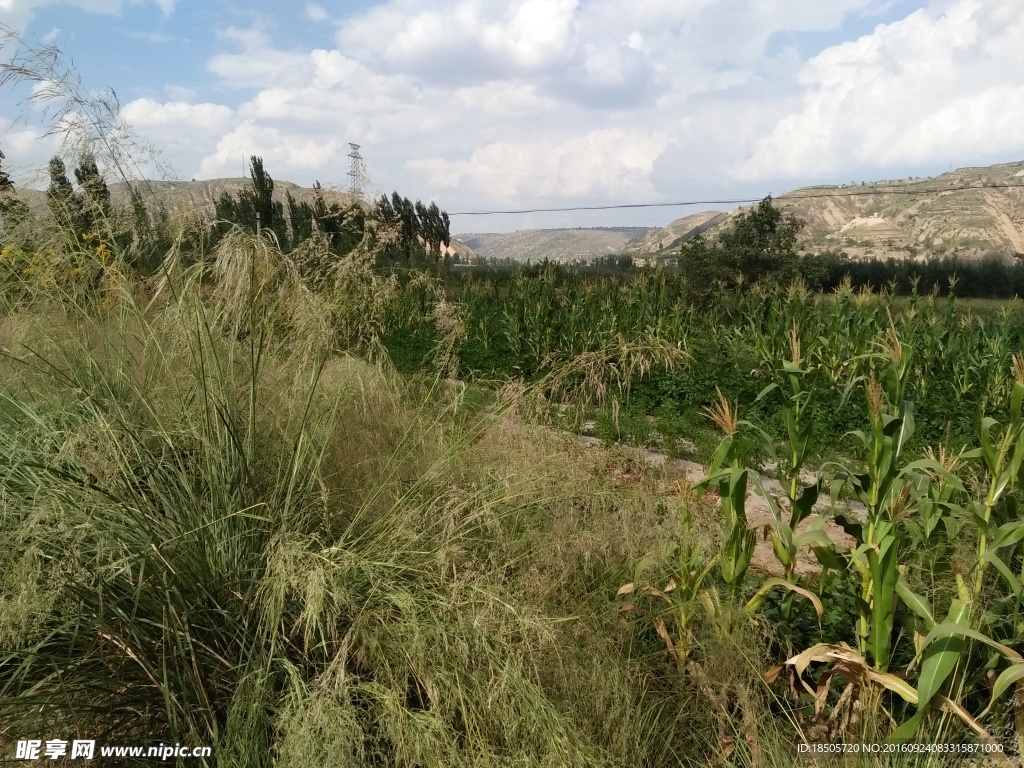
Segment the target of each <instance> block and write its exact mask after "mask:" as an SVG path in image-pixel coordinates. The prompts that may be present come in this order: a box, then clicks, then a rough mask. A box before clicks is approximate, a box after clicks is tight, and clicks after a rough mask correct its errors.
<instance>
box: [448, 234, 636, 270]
mask: <svg viewBox="0 0 1024 768" xmlns="http://www.w3.org/2000/svg"><path fill="white" fill-rule="evenodd" d="M649 231H650V229H649V228H648V227H601V228H596V229H524V230H520V231H518V232H503V233H487V234H462V235H456V237H457V238H458V240H459V241H461V243H462V244H463V245H465V246H467V247H469V248H472V249H473V250H474V251H475V252H476V253H477V255H479V256H483V257H485V258H487V259H496V260H503V259H512V260H515V261H531V262H538V261H543V260H544V259H547V260H549V261H560V262H573V261H578V260H590V259H594V258H598V257H600V256H607V255H610V254H614V253H622V252H623V251H624V250H625V249H626V244H627V243H629V242H630V241H631V240H634V239H636V238H638V237H643V236H644V235H646V234H647V233H648V232H649ZM453 242H454V241H453Z"/></svg>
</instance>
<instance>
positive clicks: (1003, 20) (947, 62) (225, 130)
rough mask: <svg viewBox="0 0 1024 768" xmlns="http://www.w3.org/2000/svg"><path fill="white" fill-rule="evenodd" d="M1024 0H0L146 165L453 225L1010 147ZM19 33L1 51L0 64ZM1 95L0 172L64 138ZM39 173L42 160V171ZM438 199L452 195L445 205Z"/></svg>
mask: <svg viewBox="0 0 1024 768" xmlns="http://www.w3.org/2000/svg"><path fill="white" fill-rule="evenodd" d="M1020 3H1021V0H828V2H822V0H630V1H629V2H627V0H384V1H382V2H370V1H369V0H364V1H362V2H358V1H353V2H330V1H329V0H319V2H308V3H307V2H304V1H303V0H288V2H279V1H274V2H271V1H270V0H249V1H248V2H234V1H233V0H202V1H199V0H195V1H190V0H64V1H60V0H0V24H3V25H6V26H7V27H8V28H9V29H11V30H13V31H14V32H16V33H17V34H18V35H19V36H20V37H21V38H22V39H23V40H24V41H26V42H28V43H29V44H31V45H36V46H39V45H44V44H53V45H56V46H58V47H59V48H60V50H61V51H62V53H63V55H64V57H65V59H66V60H67V61H68V62H70V63H72V64H73V66H74V69H75V72H76V73H77V74H78V75H79V76H80V78H81V80H82V82H83V84H84V85H85V87H86V88H88V89H99V88H104V87H109V88H112V89H113V91H114V92H115V93H116V94H117V98H118V101H119V103H120V107H121V117H122V118H123V119H125V120H126V121H127V122H128V123H129V124H130V125H131V126H132V128H133V130H134V132H135V133H136V134H137V135H138V136H139V137H141V138H142V139H144V140H145V141H147V142H149V143H150V144H152V146H154V147H157V148H158V149H159V150H160V152H161V154H160V158H159V159H160V165H159V167H158V166H156V165H152V164H151V165H148V166H145V167H144V168H143V171H144V172H145V173H146V174H147V175H150V176H154V177H159V176H160V175H161V174H170V176H171V177H174V178H181V179H186V180H187V179H192V178H199V179H203V178H221V177H232V176H233V177H237V176H240V175H241V174H242V171H243V168H244V166H245V163H246V158H247V157H248V156H250V155H253V154H257V155H260V156H262V157H263V158H264V163H265V166H266V168H267V170H268V172H269V173H270V174H271V175H272V176H273V177H274V178H276V179H284V180H288V181H292V182H295V183H297V184H302V185H304V186H308V185H311V184H312V183H313V182H314V181H315V180H319V181H321V182H322V183H323V184H325V185H336V186H345V185H346V184H347V181H348V177H347V175H346V174H347V171H348V170H349V159H348V157H347V155H348V153H349V151H350V150H349V142H354V143H357V144H359V145H360V146H361V153H362V155H363V157H364V158H365V168H366V174H367V180H368V190H369V192H370V194H380V193H382V192H383V193H390V192H391V191H392V190H398V191H399V192H400V193H401V194H402V195H404V196H407V197H410V198H412V199H422V200H424V201H427V200H435V201H436V202H437V203H438V204H439V205H440V206H441V207H442V208H444V209H445V210H447V211H449V213H451V214H453V216H452V231H453V232H455V233H459V232H500V231H510V230H516V229H528V228H537V227H564V226H587V227H590V226H660V225H664V224H666V223H668V222H669V221H671V220H673V219H675V218H678V217H680V216H684V215H687V214H689V213H695V212H697V211H700V210H708V209H715V208H718V209H722V208H727V207H730V206H728V205H709V204H698V205H694V206H680V207H652V208H632V209H620V210H604V211H572V212H552V213H531V214H502V215H491V216H470V215H465V214H466V213H468V212H476V211H493V210H499V211H507V210H519V209H527V208H530V209H532V208H557V207H572V206H602V205H618V204H638V203H667V202H679V201H706V200H731V199H739V198H760V197H763V196H765V195H768V194H773V195H778V194H781V193H783V192H786V191H789V190H792V189H795V188H798V187H801V186H807V185H811V184H836V183H859V182H860V181H863V180H878V179H897V178H906V177H909V176H917V177H926V176H933V175H937V174H940V173H943V172H945V171H947V170H950V169H951V168H957V167H963V166H977V165H988V164H991V163H999V162H1011V161H1017V160H1022V159H1024V13H1021V5H1020ZM12 52H13V46H12V45H8V46H6V47H5V48H4V49H3V51H2V52H0V54H2V56H3V57H4V58H5V59H8V58H9V56H10V54H11V53H12ZM26 95H27V91H26V90H25V89H24V88H22V89H16V88H15V89H11V88H8V89H6V90H4V91H3V92H0V149H2V150H3V152H4V153H5V154H6V156H7V159H6V160H5V161H4V162H5V168H7V169H9V170H11V171H13V172H14V175H15V176H16V178H20V179H22V180H24V181H25V182H26V183H28V182H29V181H30V179H31V178H32V177H31V175H30V170H31V169H32V168H33V167H38V166H39V165H40V164H44V163H45V162H46V161H47V160H48V159H49V157H50V156H51V155H52V154H54V152H56V151H58V150H59V149H60V147H59V145H58V144H57V142H56V139H55V137H53V136H50V137H46V136H45V135H44V134H45V133H46V130H47V127H48V124H47V122H46V119H45V118H44V117H43V115H42V114H41V112H40V111H39V109H38V108H36V107H32V106H30V105H26V104H25V103H24V97H25V96H26ZM35 178H39V177H38V175H37V176H36V177H35ZM454 214H458V215H454Z"/></svg>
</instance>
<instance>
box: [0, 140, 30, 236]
mask: <svg viewBox="0 0 1024 768" xmlns="http://www.w3.org/2000/svg"><path fill="white" fill-rule="evenodd" d="M3 160H4V153H3V152H2V151H0V216H2V217H3V225H4V236H5V237H9V236H10V234H11V231H12V230H13V229H14V228H15V227H16V226H17V225H18V224H20V223H21V222H24V221H26V220H27V219H28V218H29V210H28V206H27V205H25V202H24V201H23V200H20V199H18V197H17V196H16V195H15V194H14V182H12V181H11V177H10V176H8V175H7V171H5V170H4V169H3Z"/></svg>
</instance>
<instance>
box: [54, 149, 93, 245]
mask: <svg viewBox="0 0 1024 768" xmlns="http://www.w3.org/2000/svg"><path fill="white" fill-rule="evenodd" d="M49 171H50V186H49V187H48V188H47V190H46V205H47V207H48V208H49V209H50V213H51V214H53V218H54V219H55V220H56V222H57V224H58V225H59V226H61V227H63V228H64V229H65V230H68V231H70V232H71V233H73V236H74V238H75V240H76V241H77V240H78V238H79V237H81V235H82V234H83V233H85V232H86V231H87V224H88V222H87V220H86V217H85V215H84V212H83V210H82V200H81V198H80V197H79V196H78V194H76V193H75V188H74V187H72V186H71V182H70V181H68V175H67V168H66V167H65V165H64V161H63V160H61V159H60V157H58V156H57V155H54V156H53V157H52V158H51V159H50V167H49Z"/></svg>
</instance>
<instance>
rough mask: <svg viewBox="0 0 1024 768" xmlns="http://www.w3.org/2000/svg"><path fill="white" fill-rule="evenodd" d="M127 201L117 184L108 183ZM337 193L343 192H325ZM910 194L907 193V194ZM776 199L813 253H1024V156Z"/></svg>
mask: <svg viewBox="0 0 1024 768" xmlns="http://www.w3.org/2000/svg"><path fill="white" fill-rule="evenodd" d="M249 183H250V182H249V179H245V178H227V179H209V180H203V181H149V182H141V183H140V184H141V186H142V189H143V195H144V197H146V198H148V199H151V200H157V201H162V202H163V203H164V205H166V206H167V208H168V210H169V211H170V212H171V213H172V214H173V213H176V212H179V211H183V210H186V209H190V208H197V209H199V210H200V211H202V212H203V213H204V214H206V215H207V216H210V217H212V216H213V214H214V202H215V201H216V200H217V198H218V197H220V195H222V194H223V193H224V192H230V193H232V194H234V193H237V192H238V191H239V190H241V189H243V188H245V187H248V185H249ZM274 185H275V186H274V193H275V197H278V198H279V199H281V200H282V201H283V200H284V196H285V193H286V192H291V193H292V195H293V196H294V197H295V198H296V199H297V200H300V201H302V200H310V199H311V198H312V195H313V190H312V189H310V188H308V187H300V186H298V185H296V184H292V183H290V182H287V181H280V180H275V182H274ZM110 189H111V193H112V195H113V197H114V199H115V200H117V199H121V200H124V199H125V197H126V195H125V192H124V188H123V185H122V184H112V185H111V187H110ZM326 192H327V194H328V195H329V196H331V197H336V198H348V194H347V193H346V192H341V191H335V190H326ZM18 193H19V195H21V196H22V197H23V198H24V199H25V200H26V201H27V202H28V203H29V205H30V206H32V207H33V208H37V209H38V208H43V207H45V204H46V202H45V194H44V193H43V192H39V191H35V190H26V189H19V190H18ZM908 193H910V194H908ZM776 204H777V205H778V206H779V207H780V208H782V209H783V210H784V211H786V212H789V213H793V214H794V215H796V216H797V217H798V218H800V219H803V220H804V222H806V226H805V227H804V230H803V232H802V233H801V244H802V246H803V247H804V248H805V249H806V250H808V251H809V252H820V251H823V250H827V249H832V250H838V251H844V252H846V253H847V255H849V256H850V257H852V258H886V257H890V256H892V257H897V258H898V257H905V256H912V257H917V258H928V257H932V256H940V255H943V254H946V253H951V252H956V253H957V254H959V255H960V256H962V257H966V258H979V257H982V256H986V255H998V256H1003V257H1006V256H1011V255H1014V254H1024V161H1022V162H1013V163H1003V164H1000V165H991V166H987V167H981V168H960V169H958V170H955V171H951V172H949V173H944V174H942V175H941V176H936V177H934V178H927V179H919V178H911V179H896V180H889V181H873V182H863V183H860V184H842V185H834V186H819V187H806V188H803V189H797V190H794V191H793V192H788V193H786V194H784V195H781V196H779V197H778V198H776ZM742 210H743V209H742V208H741V209H736V210H733V211H728V212H721V211H702V212H700V213H695V214H691V215H688V216H684V217H682V218H680V219H676V220H675V221H673V222H672V223H670V224H668V225H667V226H665V227H658V228H652V227H599V228H577V229H532V230H521V231H518V232H504V233H467V234H460V235H455V238H458V239H453V240H452V249H453V250H452V253H458V254H459V255H460V257H462V258H464V259H468V258H472V256H473V254H474V253H475V254H477V255H480V256H485V257H487V258H493V259H513V260H517V261H527V260H529V261H533V262H538V261H543V260H544V259H549V260H551V261H561V262H571V261H576V260H579V259H584V260H589V259H593V258H596V257H599V256H605V255H609V254H617V253H629V254H631V255H633V256H634V257H636V258H638V259H652V258H654V259H657V258H664V257H669V256H672V255H674V254H676V253H677V252H678V250H679V246H680V244H681V243H682V242H684V241H685V240H687V239H689V238H691V237H693V236H694V235H695V234H697V233H698V232H705V233H706V235H707V236H708V237H709V238H712V239H713V238H714V237H715V236H716V233H717V232H720V231H722V228H723V227H727V226H729V224H730V222H731V221H732V220H733V219H734V218H735V216H736V215H737V214H738V213H739V212H740V211H742Z"/></svg>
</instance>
